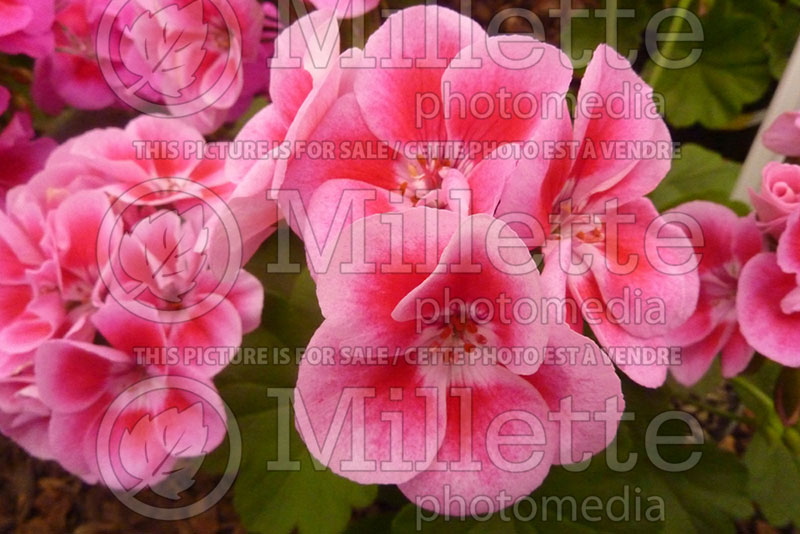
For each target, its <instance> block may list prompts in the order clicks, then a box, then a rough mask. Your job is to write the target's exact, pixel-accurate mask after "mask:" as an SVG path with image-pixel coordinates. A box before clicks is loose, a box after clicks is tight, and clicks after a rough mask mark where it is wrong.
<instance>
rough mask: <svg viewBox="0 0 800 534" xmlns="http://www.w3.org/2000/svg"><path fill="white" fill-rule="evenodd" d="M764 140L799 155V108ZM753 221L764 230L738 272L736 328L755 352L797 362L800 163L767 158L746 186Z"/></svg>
mask: <svg viewBox="0 0 800 534" xmlns="http://www.w3.org/2000/svg"><path fill="white" fill-rule="evenodd" d="M764 144H765V145H766V146H767V147H768V148H769V149H770V150H772V151H774V152H777V153H779V154H782V155H784V156H789V157H792V158H796V157H797V156H800V112H788V113H785V114H783V115H781V116H780V117H778V119H777V120H776V121H775V122H774V123H773V124H772V125H770V127H769V129H767V131H766V132H765V135H764ZM750 198H751V199H752V202H753V206H754V207H755V213H756V224H757V225H758V227H759V228H760V229H761V230H762V231H763V232H764V233H765V235H766V236H768V239H767V241H768V242H769V243H770V247H769V250H765V251H759V254H757V255H756V256H754V257H753V258H752V260H751V261H750V262H749V263H747V264H746V265H745V266H744V268H743V269H742V271H741V273H740V275H739V296H738V301H737V309H738V312H739V321H740V323H741V330H742V333H743V334H744V336H745V338H746V339H747V341H748V342H749V343H750V345H751V346H752V347H753V348H755V350H757V351H758V352H759V353H761V354H763V355H764V356H766V357H768V358H771V359H773V360H775V361H777V362H779V363H781V364H783V365H787V366H790V367H797V366H800V354H798V351H797V346H798V343H800V165H795V164H790V163H769V164H767V166H766V167H764V171H763V174H762V182H761V189H760V191H758V192H756V191H753V190H751V191H750Z"/></svg>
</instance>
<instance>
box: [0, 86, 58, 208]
mask: <svg viewBox="0 0 800 534" xmlns="http://www.w3.org/2000/svg"><path fill="white" fill-rule="evenodd" d="M10 97H11V95H10V93H9V92H8V90H7V89H6V88H5V87H3V86H0V115H2V114H3V113H5V112H6V110H7V109H8V104H9V99H10ZM55 147H56V143H55V141H53V140H52V139H47V138H44V137H43V138H39V139H37V138H36V133H35V132H34V131H33V124H32V122H31V117H30V115H29V114H28V113H25V112H17V113H15V114H14V115H13V117H11V121H10V122H9V123H8V125H7V126H6V127H5V129H3V131H2V132H0V209H2V208H3V207H4V206H5V197H6V193H7V192H8V190H9V189H11V188H12V187H14V186H15V185H19V184H23V183H25V182H27V181H28V180H29V179H30V178H31V176H33V175H34V174H35V173H36V172H37V171H39V170H40V169H41V168H42V167H44V162H45V160H46V159H47V157H48V156H49V155H50V152H52V150H53V149H54V148H55Z"/></svg>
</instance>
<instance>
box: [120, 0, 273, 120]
mask: <svg viewBox="0 0 800 534" xmlns="http://www.w3.org/2000/svg"><path fill="white" fill-rule="evenodd" d="M224 5H225V6H226V7H229V8H230V13H227V12H226V13H223V12H221V11H220V9H218V8H217V7H216V6H215V5H214V3H213V2H210V1H208V0H180V1H178V2H172V3H169V4H166V3H160V2H144V3H142V7H141V8H140V9H138V10H137V11H136V12H135V13H130V14H127V15H125V17H124V19H125V22H123V23H122V26H123V27H122V28H121V30H122V38H121V41H120V43H119V62H120V63H121V67H122V69H123V70H122V71H121V72H120V77H121V78H123V79H126V80H128V79H133V80H136V81H135V82H134V83H133V84H132V86H133V87H134V89H131V88H130V86H129V87H116V86H115V90H118V91H129V92H134V93H139V92H140V91H141V94H142V95H145V96H146V98H145V100H147V101H151V102H156V103H160V104H163V105H165V106H166V107H167V108H168V109H169V110H170V112H171V113H173V112H174V113H173V114H174V115H176V116H181V117H182V119H183V120H184V121H186V122H188V123H189V124H191V125H193V126H194V127H196V128H197V129H199V130H200V131H202V132H204V133H209V132H213V131H214V130H216V129H217V128H218V127H219V126H221V125H222V124H223V122H225V121H226V120H227V119H228V118H235V117H236V116H237V115H236V114H237V113H239V112H241V111H243V110H245V109H247V107H248V106H249V103H250V101H251V100H252V97H253V95H254V94H256V93H258V92H262V91H263V90H265V89H266V87H267V83H268V80H269V78H268V72H267V70H266V69H265V68H264V64H265V63H266V61H267V59H268V57H269V55H268V54H270V53H271V50H272V38H273V37H274V32H275V28H274V25H275V23H276V22H277V19H276V18H274V16H272V15H274V14H273V13H271V12H270V11H269V10H265V9H264V8H262V6H261V5H260V4H259V3H258V2H257V1H255V0H233V1H230V2H227V3H226V4H224ZM265 14H267V15H270V18H269V26H268V27H265V18H266V17H265ZM234 17H235V19H236V24H237V25H238V28H234V27H232V26H233V25H234V22H232V19H233V18H234ZM229 26H231V27H229ZM237 30H238V31H237ZM112 50H113V49H112ZM112 57H114V55H113V53H112ZM162 61H163V62H164V63H161V65H171V64H173V63H174V64H175V65H176V67H175V68H160V66H161V65H160V64H159V62H162ZM218 80H222V82H221V83H223V84H225V86H224V87H222V91H217V90H216V89H215V86H217V85H219V84H218V83H217V82H218ZM126 84H127V81H126ZM187 102H201V103H202V104H205V105H203V106H201V108H202V109H199V110H198V111H197V112H192V113H188V114H187V113H182V112H181V111H180V110H181V109H182V107H183V106H184V104H185V103H187Z"/></svg>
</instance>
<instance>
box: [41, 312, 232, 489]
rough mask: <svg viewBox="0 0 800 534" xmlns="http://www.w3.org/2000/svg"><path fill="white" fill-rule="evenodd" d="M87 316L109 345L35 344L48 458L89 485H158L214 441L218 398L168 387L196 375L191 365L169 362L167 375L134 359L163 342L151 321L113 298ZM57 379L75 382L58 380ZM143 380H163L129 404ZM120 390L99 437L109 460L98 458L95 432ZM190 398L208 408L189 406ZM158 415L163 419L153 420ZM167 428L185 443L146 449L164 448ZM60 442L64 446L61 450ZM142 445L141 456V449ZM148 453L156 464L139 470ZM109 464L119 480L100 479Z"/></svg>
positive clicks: (219, 432) (221, 428) (221, 429)
mask: <svg viewBox="0 0 800 534" xmlns="http://www.w3.org/2000/svg"><path fill="white" fill-rule="evenodd" d="M92 321H93V322H94V324H95V325H96V327H97V329H98V331H99V332H100V333H101V334H102V335H103V337H104V338H105V339H106V340H108V341H109V343H110V344H111V347H105V346H99V345H93V344H90V343H84V342H77V341H71V340H57V341H51V342H49V343H46V344H45V345H42V347H40V348H39V350H38V351H37V354H36V379H37V384H38V387H39V392H40V395H41V398H42V399H43V401H44V403H45V404H46V405H47V406H48V407H49V408H50V410H51V411H52V415H51V416H50V423H49V429H48V430H49V432H48V438H49V441H50V444H51V449H52V450H53V451H54V457H55V459H56V460H58V462H59V463H60V464H61V465H62V466H64V467H65V468H66V469H68V470H69V471H70V472H72V473H74V474H76V475H78V476H80V477H81V478H83V479H84V480H85V481H87V482H89V483H92V484H93V483H97V482H103V483H104V484H106V485H108V486H111V487H115V488H125V489H130V488H131V487H132V486H135V485H137V484H141V483H144V484H147V485H153V484H156V483H158V482H159V481H160V480H163V479H165V478H167V476H168V475H169V474H170V472H171V466H173V465H174V464H175V462H176V461H178V460H179V459H180V458H181V457H186V456H200V455H202V454H203V453H207V452H210V451H211V450H213V449H214V448H215V447H216V446H217V445H218V444H219V443H220V442H221V441H222V439H223V438H224V436H225V421H223V420H221V419H220V417H219V415H215V414H224V410H222V409H221V408H220V406H221V402H220V399H219V398H218V397H213V398H204V399H203V401H205V402H203V401H198V400H197V399H193V398H191V397H187V396H186V393H185V391H184V390H183V389H182V388H179V387H175V386H171V383H172V381H173V379H172V376H181V375H183V376H188V377H191V378H193V379H197V377H196V376H195V375H194V373H193V372H192V368H191V367H178V366H175V367H173V368H171V369H170V371H171V372H170V373H169V374H164V372H163V369H162V368H161V367H160V366H158V365H146V364H143V363H142V360H141V354H142V352H141V351H143V350H147V349H160V348H162V347H168V346H171V345H170V341H171V340H170V339H168V338H167V337H165V336H164V332H163V330H162V328H161V325H160V324H159V323H158V322H155V321H149V320H145V319H138V318H132V317H131V315H130V313H129V312H127V311H126V310H123V309H122V308H120V307H119V306H118V305H116V304H113V303H112V304H109V305H108V306H106V307H104V308H103V309H101V310H100V311H99V312H98V313H97V314H95V315H94V317H93V319H92ZM65 376H80V377H82V379H81V380H80V381H75V380H65V379H64V377H65ZM149 377H155V378H157V379H160V380H163V388H162V389H161V391H159V392H157V394H155V395H150V396H148V397H147V398H146V401H144V400H138V402H136V400H135V397H133V394H134V392H135V389H132V388H133V387H134V386H135V384H136V383H137V382H139V381H140V380H143V379H145V378H149ZM207 385H208V387H209V388H210V389H211V390H212V391H213V385H212V384H211V383H210V382H208V383H207ZM121 395H122V396H126V395H127V396H130V397H131V399H130V400H131V401H132V402H134V403H135V404H134V405H133V406H132V407H127V408H126V409H125V411H123V412H121V413H120V414H119V418H118V419H117V421H115V425H114V428H113V433H112V434H111V435H110V436H104V437H105V438H106V439H108V440H109V441H110V445H111V448H112V450H111V451H110V459H104V458H103V457H102V456H101V455H98V439H101V438H102V437H103V436H99V434H98V433H99V431H100V428H101V421H102V418H103V416H104V415H105V414H106V412H107V411H108V409H109V407H110V406H111V405H112V403H113V402H114V400H115V399H116V398H117V397H119V396H121ZM198 402H202V403H203V404H208V405H207V406H203V408H202V409H199V410H196V411H190V408H191V406H192V405H194V404H197V403H198ZM170 412H172V413H170ZM162 414H169V416H168V417H158V416H160V415H162ZM115 415H116V414H115ZM145 417H146V418H147V419H149V420H155V421H157V422H156V424H152V425H141V424H140V423H141V421H142V418H145ZM176 427H177V428H176ZM143 428H144V430H142V429H143ZM174 431H180V432H181V433H182V434H183V435H184V437H183V439H182V441H183V443H185V444H186V445H185V446H182V447H180V448H178V450H177V451H174V450H171V449H166V450H163V449H161V450H160V449H159V448H158V447H153V443H155V444H159V443H161V444H162V446H164V447H168V444H165V443H164V441H165V440H166V436H165V433H167V432H170V433H171V432H174ZM162 436H163V438H162ZM64 443H71V444H72V446H70V447H64V446H63V445H64ZM145 450H146V451H147V454H142V451H145ZM148 455H149V457H150V460H149V461H150V462H152V461H153V460H152V458H153V456H156V461H157V462H159V461H160V462H162V463H161V464H160V465H158V466H157V467H158V469H155V470H154V469H152V466H150V469H148V468H147V461H148V459H147V458H148ZM162 457H163V458H162ZM109 461H110V462H112V463H115V462H119V463H120V464H121V467H122V469H120V468H118V467H116V465H115V466H113V472H114V473H115V474H119V478H116V479H115V478H110V479H109V477H108V476H104V474H105V472H107V471H101V470H103V469H104V468H107V466H104V465H102V464H103V463H104V462H109ZM142 464H144V465H142ZM126 474H127V476H126Z"/></svg>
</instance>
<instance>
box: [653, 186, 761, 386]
mask: <svg viewBox="0 0 800 534" xmlns="http://www.w3.org/2000/svg"><path fill="white" fill-rule="evenodd" d="M671 212H672V213H681V214H684V215H689V216H690V217H692V218H693V219H694V220H695V221H696V222H697V224H699V225H700V227H701V228H702V231H703V234H702V242H701V243H698V244H696V245H695V251H696V252H697V255H698V257H699V258H700V263H699V265H698V274H699V276H700V298H699V300H698V303H697V309H696V310H695V312H694V314H693V315H692V316H691V317H690V318H689V320H688V321H686V323H684V324H683V325H681V326H680V327H678V329H677V330H676V331H675V332H672V333H670V334H668V335H667V336H666V338H667V344H669V345H680V346H682V350H681V364H680V365H678V366H673V367H671V370H672V373H673V375H674V376H675V378H676V379H677V380H678V381H679V382H681V383H682V384H684V385H687V386H690V385H692V384H694V383H695V382H697V381H698V380H700V378H702V376H703V375H704V374H705V373H706V371H708V368H709V367H710V366H711V362H712V360H713V359H714V357H715V356H716V355H717V354H720V353H721V363H722V374H723V376H725V377H726V378H730V377H732V376H736V375H737V374H739V373H741V372H742V371H744V369H745V368H746V367H747V364H748V363H749V362H750V360H751V359H752V357H753V353H754V350H753V348H752V347H751V346H750V345H749V344H748V343H747V341H746V340H745V338H744V337H743V336H742V333H741V331H740V328H739V322H740V317H739V315H738V314H737V309H736V303H737V301H738V300H739V298H738V297H737V293H738V286H739V276H740V274H741V272H742V268H743V267H744V265H745V264H746V263H747V262H748V261H749V260H750V258H752V257H753V256H755V255H756V254H758V253H759V252H761V251H762V250H763V249H764V245H763V243H762V238H761V233H760V232H759V231H758V228H757V226H756V224H755V221H754V218H753V217H752V216H750V217H738V216H737V215H736V214H735V213H734V212H733V211H731V210H730V209H728V208H726V207H724V206H720V205H719V204H714V203H712V202H705V201H695V202H689V203H688V204H683V205H681V206H678V207H676V208H674V209H673V210H671Z"/></svg>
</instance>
